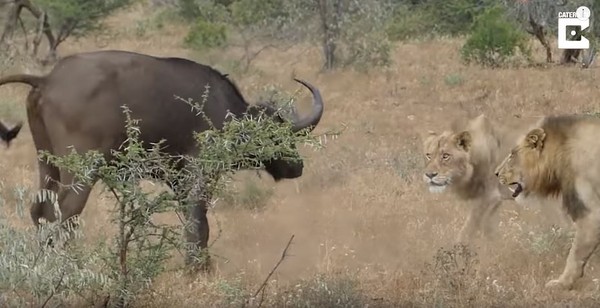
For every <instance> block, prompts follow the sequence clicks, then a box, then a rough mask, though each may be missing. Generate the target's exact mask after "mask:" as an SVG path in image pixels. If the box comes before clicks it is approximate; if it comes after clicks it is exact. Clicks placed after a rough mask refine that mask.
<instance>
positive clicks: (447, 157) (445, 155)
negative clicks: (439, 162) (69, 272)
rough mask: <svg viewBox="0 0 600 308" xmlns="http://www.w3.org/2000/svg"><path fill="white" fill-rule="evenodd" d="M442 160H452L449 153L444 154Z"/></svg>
mask: <svg viewBox="0 0 600 308" xmlns="http://www.w3.org/2000/svg"><path fill="white" fill-rule="evenodd" d="M442 159H443V160H448V159H450V154H448V153H444V154H443V155H442Z"/></svg>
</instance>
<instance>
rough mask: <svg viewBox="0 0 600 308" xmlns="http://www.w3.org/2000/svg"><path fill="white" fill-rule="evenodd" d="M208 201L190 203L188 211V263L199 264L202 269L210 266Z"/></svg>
mask: <svg viewBox="0 0 600 308" xmlns="http://www.w3.org/2000/svg"><path fill="white" fill-rule="evenodd" d="M207 211H208V209H207V207H206V201H198V202H197V203H196V204H193V205H189V208H186V209H185V210H184V212H185V213H186V215H185V216H186V220H187V221H186V226H185V238H186V242H187V244H188V247H189V248H188V253H187V257H186V264H187V265H198V266H199V268H200V269H202V270H204V271H207V270H209V267H210V258H209V255H208V238H209V231H210V230H209V226H208V218H207V216H206V214H207Z"/></svg>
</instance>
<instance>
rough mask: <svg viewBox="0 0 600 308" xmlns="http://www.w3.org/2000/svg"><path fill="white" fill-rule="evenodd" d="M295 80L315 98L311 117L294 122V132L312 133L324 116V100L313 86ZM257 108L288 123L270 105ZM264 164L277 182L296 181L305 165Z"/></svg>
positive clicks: (293, 162) (280, 161)
mask: <svg viewBox="0 0 600 308" xmlns="http://www.w3.org/2000/svg"><path fill="white" fill-rule="evenodd" d="M294 80H295V81H297V82H299V83H301V84H302V85H304V86H305V87H306V88H308V89H309V90H310V92H311V93H312V96H313V105H312V106H313V107H312V111H311V113H310V114H309V115H307V116H305V117H303V118H299V119H295V120H294V122H293V123H292V131H293V132H298V131H300V130H303V129H305V128H308V129H309V130H310V131H312V130H313V129H314V128H315V127H316V126H317V124H319V121H320V120H321V116H322V115H323V99H322V97H321V93H320V92H319V90H318V89H317V88H316V87H315V86H313V85H311V84H310V83H308V82H306V81H303V80H299V79H295V78H294ZM257 107H258V108H259V109H260V110H261V111H263V112H265V113H266V114H267V115H269V116H272V117H273V118H274V119H275V120H276V121H278V122H281V123H283V122H284V121H286V119H284V118H283V117H282V116H281V115H280V114H279V113H278V112H277V110H276V109H275V108H274V107H273V106H272V105H270V104H266V103H259V104H257ZM294 149H295V146H294ZM296 154H297V156H298V157H299V156H300V154H298V153H296ZM262 163H263V165H264V166H265V171H267V172H268V173H269V174H270V175H271V176H272V177H273V179H274V180H275V181H279V180H281V179H294V178H297V177H300V176H301V175H302V171H303V169H304V163H303V162H302V160H301V159H296V160H289V159H272V160H269V161H263V162H262Z"/></svg>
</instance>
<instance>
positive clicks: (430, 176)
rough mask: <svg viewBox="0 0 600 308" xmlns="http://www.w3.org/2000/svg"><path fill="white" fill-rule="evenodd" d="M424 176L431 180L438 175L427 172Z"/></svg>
mask: <svg viewBox="0 0 600 308" xmlns="http://www.w3.org/2000/svg"><path fill="white" fill-rule="evenodd" d="M425 175H426V176H427V177H428V178H430V179H433V178H434V177H435V176H436V175H438V173H437V172H427V173H425Z"/></svg>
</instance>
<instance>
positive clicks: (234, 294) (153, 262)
mask: <svg viewBox="0 0 600 308" xmlns="http://www.w3.org/2000/svg"><path fill="white" fill-rule="evenodd" d="M582 4H585V5H587V6H588V7H590V8H591V10H592V14H593V15H592V16H600V5H598V4H597V3H595V2H594V1H592V0H589V1H577V0H572V1H558V0H557V1H548V0H519V1H517V0H514V1H513V0H503V1H494V0H489V1H488V0H477V1H476V0H378V1H376V0H366V1H358V0H310V1H305V0H297V1H296V0H294V1H284V0H263V1H259V0H152V1H147V0H144V1H142V0H110V1H95V0H69V1H54V0H9V1H2V2H0V23H1V24H0V25H2V28H1V29H0V30H1V31H2V32H1V33H0V73H2V75H4V74H9V73H13V72H21V71H29V72H37V73H43V72H46V71H48V70H49V69H50V68H51V67H52V65H53V64H54V63H55V62H56V60H57V59H59V58H60V57H63V56H66V55H69V54H71V53H73V52H79V51H88V50H97V49H127V50H134V51H139V52H143V53H149V54H154V55H164V56H182V57H186V58H190V59H194V60H197V61H200V62H203V63H208V64H211V65H214V66H215V67H217V68H218V69H220V70H222V71H223V72H224V73H227V74H230V77H231V78H232V79H234V80H236V83H238V84H240V88H241V90H242V93H246V96H247V97H248V98H249V99H250V100H254V101H258V100H264V99H271V100H273V101H275V102H277V103H278V104H283V106H285V107H291V106H292V104H299V103H300V102H301V101H304V99H300V97H299V96H298V93H293V94H292V93H291V92H293V91H292V90H291V88H290V85H291V84H292V82H291V81H290V82H288V81H287V80H288V79H290V75H291V76H302V78H303V79H307V80H311V81H312V82H314V83H315V84H316V85H318V86H319V88H320V89H321V91H322V93H323V96H324V99H325V102H326V111H325V115H324V117H323V122H322V124H321V125H320V126H319V127H318V128H317V130H316V132H317V136H316V137H313V138H309V137H306V136H303V137H291V136H288V137H287V138H288V139H286V140H288V141H290V142H292V141H298V142H300V143H305V142H306V143H309V144H319V143H321V142H325V141H328V139H327V138H330V136H327V135H326V134H325V135H323V133H319V132H322V131H325V130H328V129H332V128H338V127H341V126H346V127H347V128H346V131H345V132H344V134H342V135H340V138H339V139H338V140H336V141H335V142H332V143H331V144H329V145H328V147H327V148H326V149H324V150H322V151H318V152H317V151H312V150H310V148H308V147H304V148H303V149H302V152H303V154H304V155H303V156H306V157H307V158H306V159H307V161H306V167H305V168H306V169H305V174H304V175H303V177H302V178H300V179H298V180H294V181H287V182H286V183H278V184H276V185H275V184H274V183H272V182H271V181H270V180H269V179H268V178H267V177H264V176H260V174H261V173H260V172H257V171H248V172H236V173H235V175H233V171H234V170H222V171H224V172H225V173H227V174H228V176H227V177H226V178H227V180H226V181H224V182H223V183H224V185H223V186H219V187H215V188H214V189H215V190H218V192H219V193H218V194H217V198H216V199H215V200H214V202H213V207H212V208H211V211H210V212H211V221H210V223H211V226H212V228H213V229H212V230H214V231H213V232H212V233H211V243H212V246H211V249H212V250H211V251H212V253H213V254H214V258H215V259H216V260H217V268H216V271H215V273H213V274H211V275H208V276H203V275H189V274H186V273H185V271H184V270H183V269H182V265H183V262H182V257H181V254H180V250H181V247H180V245H181V243H180V241H181V239H180V236H179V232H180V231H181V230H180V229H181V224H180V223H179V220H178V219H177V216H176V215H175V214H174V213H173V212H174V211H176V210H178V209H179V208H178V207H177V206H176V205H175V204H173V203H172V202H171V200H172V198H173V196H172V195H171V194H170V192H169V191H167V190H165V189H164V187H162V188H159V187H155V186H154V185H152V184H151V183H150V182H149V181H147V180H146V179H145V174H146V173H147V172H149V170H150V171H151V170H152V168H156V167H157V166H162V167H165V166H167V165H168V164H167V163H166V162H164V161H163V159H164V157H162V156H161V155H160V154H159V153H157V152H154V151H142V150H141V148H140V147H138V146H136V142H137V141H136V138H135V129H134V128H135V119H130V120H132V122H131V123H128V125H129V127H130V128H132V129H131V130H130V133H131V134H132V135H131V136H130V137H131V139H130V142H131V146H130V147H129V151H123V152H122V153H121V156H120V157H121V158H122V166H125V167H124V168H110V167H108V166H105V165H104V164H103V162H102V161H101V160H99V159H98V157H95V156H94V155H93V153H89V154H86V155H77V154H74V155H73V156H70V157H66V158H55V162H56V163H57V164H59V165H62V166H63V167H65V168H71V169H72V170H76V171H77V170H78V171H79V172H81V174H83V175H85V174H89V172H92V171H94V172H101V174H102V178H103V182H104V183H103V184H102V185H98V186H101V188H102V189H101V188H99V189H98V190H97V191H96V192H95V194H92V196H91V198H90V201H89V204H88V205H87V207H86V211H85V213H84V214H83V215H82V217H80V224H81V226H82V227H81V228H80V229H78V230H72V232H68V233H66V232H64V231H63V230H62V229H60V228H58V226H56V225H55V224H46V225H45V227H44V228H43V230H42V232H41V234H36V233H35V232H33V228H32V226H31V222H30V221H29V217H28V215H26V214H24V213H27V209H26V208H25V207H26V206H27V204H28V203H29V201H30V200H31V198H48V199H50V200H53V198H54V197H53V196H52V194H50V193H48V192H44V191H37V186H36V184H35V181H34V179H35V178H36V176H35V174H36V169H35V168H36V166H37V164H36V163H35V160H36V159H37V153H35V151H34V148H33V144H32V140H31V136H30V134H29V132H28V131H27V129H26V128H24V132H23V133H22V135H20V137H19V138H18V139H17V140H16V141H15V143H14V144H13V145H12V146H11V148H9V149H7V150H4V151H2V152H1V154H0V155H2V156H3V157H2V158H1V159H0V172H1V173H0V174H5V175H11V176H5V177H4V178H3V179H2V181H0V196H1V199H0V201H1V203H0V204H2V210H1V211H0V219H2V220H3V221H2V222H1V223H0V251H1V252H2V253H1V254H0V268H2V270H0V303H1V304H0V305H3V306H5V305H8V306H34V307H49V306H52V307H60V306H62V307H66V306H73V305H84V306H140V307H142V306H143V307H148V306H150V307H153V306H156V307H163V306H165V305H171V306H177V307H183V306H190V305H192V306H197V305H200V306H210V307H229V306H237V307H254V306H273V307H332V306H336V307H365V306H367V305H368V306H369V307H390V306H395V307H397V306H427V307H430V306H450V307H466V306H476V307H482V306H523V305H526V306H536V305H542V306H552V305H555V304H558V303H563V304H565V305H570V306H573V307H575V306H589V305H593V304H596V303H597V301H598V292H597V291H598V288H600V284H599V283H598V280H597V279H596V278H595V277H597V275H598V274H599V272H598V269H597V266H596V265H597V264H598V259H597V256H594V257H592V260H591V264H590V266H589V267H588V268H587V269H586V277H585V278H584V279H582V280H583V281H582V283H581V286H580V287H579V289H577V290H575V291H573V292H552V293H550V292H548V291H546V290H544V288H543V285H544V283H545V282H546V281H547V280H548V279H550V278H552V277H554V276H556V275H557V273H559V272H560V271H561V270H562V267H563V265H564V263H563V262H564V259H565V257H566V253H567V252H568V249H569V245H570V240H571V229H570V223H569V222H568V220H566V219H565V217H564V216H563V215H562V214H561V213H560V212H557V213H558V214H557V215H555V216H553V215H554V214H552V213H554V210H555V209H557V207H556V206H555V204H553V203H552V202H547V203H545V204H544V205H543V207H541V206H538V207H536V205H532V207H531V208H522V207H519V206H517V205H515V204H514V203H513V202H506V203H505V204H504V205H503V208H502V210H501V213H500V217H499V219H498V225H497V229H498V231H497V235H496V237H495V240H494V241H493V243H491V245H490V244H488V245H485V244H484V243H482V244H481V245H480V246H479V247H465V246H458V245H452V244H451V243H452V241H453V239H454V238H455V235H456V234H457V230H458V228H459V227H460V225H461V224H462V220H463V219H464V217H465V213H466V207H465V206H463V205H462V204H461V203H460V202H456V201H455V200H454V199H453V197H452V196H448V195H444V196H432V195H429V194H427V192H426V191H425V190H424V189H423V187H422V185H421V184H422V183H421V182H420V171H419V170H420V169H419V168H420V166H421V162H422V159H421V155H420V154H419V153H420V147H419V146H420V139H419V137H420V133H421V132H422V131H426V130H428V129H438V130H439V129H442V128H446V127H447V126H448V124H449V120H450V117H452V118H460V117H466V116H474V115H476V114H477V113H482V112H483V113H486V114H488V115H492V116H493V118H494V119H497V120H499V121H502V122H506V123H514V125H515V126H518V125H521V124H523V122H525V123H527V121H532V120H535V119H537V117H539V116H541V115H544V114H549V113H572V112H594V111H595V108H596V106H595V105H593V104H591V103H590V102H592V103H593V101H594V100H593V97H595V94H594V91H595V89H596V84H597V81H598V79H597V78H598V77H597V74H596V66H595V65H594V61H593V60H594V54H595V48H591V49H590V50H583V51H576V50H575V51H562V50H557V49H556V33H557V29H556V26H557V20H556V16H557V12H558V11H574V10H575V9H576V8H577V7H578V6H579V5H582ZM591 28H592V29H591V31H590V32H589V33H587V34H586V37H587V38H588V39H590V40H591V41H592V47H594V46H595V44H596V42H597V41H598V36H599V34H600V23H598V22H593V23H592V27H591ZM581 68H585V69H581ZM575 88H577V89H578V91H573V89H575ZM203 90H204V89H199V94H198V96H199V97H201V95H202V94H203V93H202V92H203ZM26 91H27V89H26V88H25V87H22V86H19V85H11V86H5V87H2V89H0V104H1V106H2V108H0V116H1V117H2V119H6V120H13V121H16V120H21V119H23V118H24V117H25V113H24V106H23V104H22V101H23V100H24V97H25V95H26ZM299 105H300V108H299V109H300V110H299V111H300V112H301V111H302V107H303V104H301V103H300V104H299ZM286 110H287V108H286ZM291 115H294V113H292V114H291ZM417 123H418V124H417ZM250 124H251V123H250V122H248V123H246V122H243V121H242V122H235V123H233V124H232V126H231V127H229V128H228V129H226V130H224V131H223V132H220V133H217V132H209V134H214V135H212V137H213V138H214V139H212V140H217V141H218V142H216V143H214V144H212V145H210V146H209V148H210V149H212V150H210V151H207V152H206V153H205V154H206V155H210V156H211V157H212V158H215V159H218V160H221V161H223V160H225V161H229V160H231V159H236V158H235V157H230V156H228V155H227V151H226V149H224V148H223V147H222V145H223V144H228V143H229V142H238V141H239V140H238V139H237V136H238V135H239V134H238V132H239V129H240V127H242V126H240V125H243V127H244V129H250V128H248V127H251V128H252V131H253V132H255V133H256V136H257V138H255V139H253V140H258V141H260V140H263V139H265V138H266V137H267V136H269V135H271V134H281V133H282V132H283V131H281V128H279V127H275V126H270V125H269V124H268V123H263V124H261V126H248V125H250ZM236 125H237V126H236ZM319 138H320V140H319V141H320V142H317V139H319ZM219 140H220V141H219ZM207 146H208V145H207ZM211 146H212V147H211ZM254 146H255V148H259V149H262V150H263V151H264V153H265V155H274V153H275V152H277V151H281V148H277V149H275V148H271V147H269V146H265V145H263V144H261V143H258V144H255V145H254ZM142 157H143V158H144V159H143V160H142V159H141V158H142ZM141 161H151V162H154V163H155V164H154V165H142V164H140V162H141ZM127 166H129V167H127ZM132 166H136V168H133V167H132ZM165 168H166V167H165ZM203 168H204V169H206V168H210V166H202V168H200V169H203ZM257 175H258V176H257ZM131 178H136V179H138V180H139V181H133V182H132V181H129V179H131ZM82 180H85V177H83V178H82ZM138 182H139V183H138ZM134 184H135V185H134ZM137 184H140V185H137ZM140 187H141V188H140ZM106 188H113V190H112V191H113V192H116V193H112V194H111V193H110V192H109V191H110V190H109V191H107V190H105V189H106ZM123 196H126V197H128V198H125V199H122V198H121V197H123ZM119 200H128V202H125V203H123V202H119ZM140 209H142V210H140ZM179 210H180V209H179ZM140 211H142V212H144V213H145V214H144V215H141V216H140V215H138V214H139V212H140ZM136 213H138V214H136ZM131 215H133V216H135V217H138V218H140V219H139V220H131V219H127V217H129V218H131ZM124 222H130V223H132V224H133V225H125V224H124ZM128 228H133V229H128ZM123 230H135V232H133V231H132V234H133V233H135V235H136V236H135V237H133V238H135V240H132V238H126V237H124V234H125V235H126V234H127V233H123V232H121V231H123ZM50 235H53V238H57V239H59V240H58V244H57V245H56V246H55V248H46V246H44V245H43V243H45V240H46V239H47V237H48V236H50ZM66 236H70V237H73V236H74V237H75V239H74V240H73V241H70V242H69V245H66V246H64V245H62V244H63V242H62V241H61V240H60V239H63V237H66ZM290 239H291V240H290ZM117 250H124V251H127V252H130V254H128V256H129V258H128V259H126V260H123V259H118V258H117V254H116V251H117ZM279 261H282V262H281V263H279ZM595 264H596V265H595ZM125 269H130V270H125ZM574 292H577V293H574ZM575 294H576V295H575Z"/></svg>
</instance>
